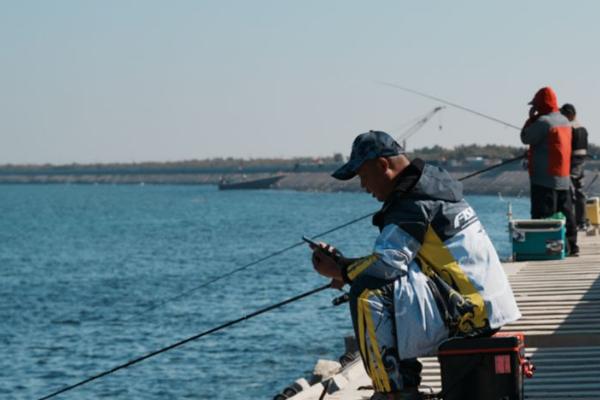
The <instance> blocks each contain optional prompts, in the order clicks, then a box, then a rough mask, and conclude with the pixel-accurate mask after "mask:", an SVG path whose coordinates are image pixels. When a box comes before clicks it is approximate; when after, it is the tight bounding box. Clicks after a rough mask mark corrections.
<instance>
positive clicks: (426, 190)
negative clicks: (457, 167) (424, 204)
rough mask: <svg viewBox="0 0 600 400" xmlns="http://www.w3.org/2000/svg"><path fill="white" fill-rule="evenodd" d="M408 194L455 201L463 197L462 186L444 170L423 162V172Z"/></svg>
mask: <svg viewBox="0 0 600 400" xmlns="http://www.w3.org/2000/svg"><path fill="white" fill-rule="evenodd" d="M410 196H411V197H418V198H423V199H432V200H444V201H451V202H457V201H461V200H462V199H463V186H462V183H460V182H459V181H457V180H456V179H454V178H452V177H451V176H450V174H448V172H446V171H445V170H443V169H441V168H439V167H434V166H433V165H429V164H425V167H424V168H423V174H421V178H420V179H419V181H418V182H417V184H416V185H415V187H414V188H413V190H412V191H411V192H410Z"/></svg>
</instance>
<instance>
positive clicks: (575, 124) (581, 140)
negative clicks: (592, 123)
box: [560, 103, 588, 230]
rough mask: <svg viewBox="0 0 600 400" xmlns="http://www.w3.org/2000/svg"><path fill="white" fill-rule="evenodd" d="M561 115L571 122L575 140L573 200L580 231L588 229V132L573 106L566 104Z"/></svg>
mask: <svg viewBox="0 0 600 400" xmlns="http://www.w3.org/2000/svg"><path fill="white" fill-rule="evenodd" d="M560 113H561V114H562V115H564V116H565V117H566V118H567V119H568V120H569V122H571V127H572V132H573V140H572V142H571V143H572V145H571V148H572V151H571V183H572V184H573V186H572V189H573V200H574V203H575V204H574V205H575V207H574V209H575V223H576V224H577V227H578V228H579V229H582V230H585V228H586V225H587V223H586V215H585V193H583V174H584V172H583V167H584V164H585V159H586V157H587V148H588V132H587V130H586V129H585V128H584V127H583V126H581V124H580V123H579V121H578V120H577V112H576V111H575V106H574V105H573V104H569V103H565V104H564V105H563V106H562V107H561V108H560Z"/></svg>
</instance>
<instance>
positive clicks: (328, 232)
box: [125, 212, 375, 321]
mask: <svg viewBox="0 0 600 400" xmlns="http://www.w3.org/2000/svg"><path fill="white" fill-rule="evenodd" d="M374 214H375V213H374V212H372V213H369V214H367V215H363V216H362V217H358V218H355V219H353V220H351V221H348V222H346V223H343V224H342V225H338V226H336V227H334V228H331V229H328V230H326V231H324V232H321V233H318V234H316V235H314V236H312V237H311V239H318V238H320V237H323V236H325V235H328V234H330V233H332V232H335V231H337V230H340V229H343V228H345V227H347V226H350V225H352V224H354V223H356V222H359V221H362V220H363V219H366V218H369V217H371V216H373V215H374ZM302 245H304V246H306V242H304V241H299V242H296V243H294V244H292V245H290V246H288V247H285V248H283V249H281V250H277V251H275V252H273V253H271V254H269V255H267V256H265V257H262V258H259V259H258V260H255V261H252V262H250V263H248V264H245V265H242V266H241V267H238V268H235V269H232V270H231V271H229V272H226V273H225V274H223V275H219V276H216V277H214V278H212V279H210V280H208V281H205V282H203V283H201V284H200V285H198V286H194V287H193V288H190V289H188V290H186V291H185V292H182V293H180V294H178V295H177V296H173V297H170V298H168V299H165V300H162V301H160V302H159V303H158V304H156V305H154V306H151V307H148V308H147V309H145V310H143V311H140V312H139V313H137V314H135V315H134V316H133V317H131V318H129V319H127V320H125V321H131V320H133V319H135V318H137V317H139V316H140V315H143V314H146V313H148V312H150V311H152V310H155V309H157V308H159V307H161V306H163V305H165V304H167V303H170V302H172V301H175V300H179V299H181V298H182V297H185V296H187V295H189V294H191V293H193V292H195V291H197V290H200V289H202V288H204V287H206V286H208V285H210V284H213V283H215V282H218V281H220V280H222V279H225V278H227V277H230V276H232V275H233V274H236V273H238V272H240V271H243V270H245V269H248V268H250V267H252V266H254V265H256V264H259V263H261V262H263V261H267V260H268V259H270V258H273V257H276V256H278V255H280V254H283V253H285V252H287V251H289V250H292V249H295V248H296V247H300V246H302Z"/></svg>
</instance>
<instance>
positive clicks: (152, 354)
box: [39, 156, 523, 400]
mask: <svg viewBox="0 0 600 400" xmlns="http://www.w3.org/2000/svg"><path fill="white" fill-rule="evenodd" d="M521 158H523V156H519V157H515V158H512V159H509V160H506V161H503V162H502V163H500V164H497V165H493V166H491V167H488V168H485V169H483V170H480V171H477V172H475V173H473V174H469V175H467V176H463V177H461V178H459V179H458V180H459V181H464V180H466V179H469V178H471V177H473V176H475V175H478V174H481V173H484V172H487V171H490V170H492V169H494V168H498V167H501V166H503V165H506V164H508V163H510V162H513V161H516V160H518V159H521ZM374 214H375V212H371V213H369V214H367V215H363V216H361V217H359V218H355V219H353V220H351V221H349V222H346V223H344V224H342V225H338V226H336V227H334V228H331V229H329V230H327V231H324V232H321V233H319V234H318V235H315V236H313V237H312V238H313V239H316V238H319V237H321V236H324V235H327V234H328V233H332V232H334V231H336V230H339V229H342V228H345V227H347V226H349V225H352V224H354V223H356V222H358V221H361V220H363V219H366V218H368V217H371V216H373V215H374ZM304 244H305V241H304V240H303V241H300V242H298V243H295V244H293V245H291V246H288V247H286V248H284V249H282V250H279V251H276V252H273V253H271V254H270V255H268V256H266V257H263V258H261V259H259V260H256V261H253V262H251V263H249V264H246V265H244V266H242V267H240V268H236V269H234V270H232V271H229V272H228V273H226V274H224V275H221V276H219V277H215V278H214V279H211V280H209V281H207V282H204V283H203V284H202V285H199V286H196V287H194V288H192V289H189V290H187V291H186V292H184V293H182V294H179V295H177V296H175V297H172V298H169V299H166V300H164V301H162V302H161V303H159V305H157V306H154V307H152V308H149V309H147V310H146V311H144V312H147V311H149V310H151V309H155V308H157V307H159V306H160V305H163V304H166V303H168V302H170V301H173V300H175V299H179V298H181V297H183V296H185V295H187V294H190V293H192V292H193V291H195V290H199V289H200V288H202V287H205V286H207V285H209V284H211V283H214V282H216V281H218V280H221V279H224V278H225V277H228V276H231V275H233V274H234V273H236V272H239V271H241V270H242V269H246V268H249V267H250V266H252V265H256V264H258V263H259V262H262V261H265V260H267V259H269V258H272V257H275V256H276V255H279V254H282V253H284V252H286V251H288V250H291V249H293V248H295V247H298V246H300V245H304ZM330 287H331V284H330V283H329V284H327V285H325V286H321V287H318V288H316V289H313V290H310V291H308V292H305V293H302V294H299V295H297V296H294V297H291V298H289V299H287V300H284V301H282V302H279V303H276V304H273V305H271V306H268V307H265V308H263V309H260V310H258V311H255V312H253V313H251V314H248V315H245V316H243V317H240V318H238V319H235V320H232V321H229V322H226V323H224V324H222V325H219V326H217V327H215V328H212V329H209V330H207V331H204V332H201V333H198V334H196V335H194V336H190V337H188V338H186V339H183V340H180V341H178V342H176V343H173V344H171V345H169V346H166V347H163V348H161V349H159V350H155V351H152V352H150V353H147V354H145V355H143V356H141V357H137V358H134V359H132V360H129V361H127V362H125V363H123V364H120V365H117V366H115V367H113V368H111V369H109V370H105V371H103V372H100V373H98V374H96V375H93V376H91V377H89V378H86V379H84V380H81V381H79V382H77V383H75V384H72V385H69V386H66V387H64V388H62V389H59V390H57V391H55V392H53V393H51V394H49V395H46V396H44V397H41V398H39V400H46V399H50V398H52V397H55V396H58V395H59V394H62V393H65V392H68V391H70V390H73V389H75V388H77V387H80V386H83V385H85V384H88V383H90V382H92V381H95V380H97V379H100V378H102V377H104V376H107V375H110V374H113V373H115V372H117V371H119V370H121V369H125V368H129V367H131V366H133V365H135V364H138V363H140V362H142V361H144V360H147V359H149V358H151V357H155V356H157V355H159V354H161V353H165V352H167V351H170V350H173V349H175V348H177V347H180V346H182V345H184V344H186V343H189V342H191V341H194V340H197V339H200V338H201V337H203V336H207V335H210V334H212V333H214V332H217V331H220V330H222V329H225V328H227V327H230V326H232V325H235V324H238V323H240V322H242V321H246V320H249V319H251V318H254V317H256V316H258V315H260V314H264V313H266V312H268V311H271V310H274V309H277V308H280V307H283V306H284V305H286V304H290V303H293V302H295V301H298V300H301V299H303V298H305V297H308V296H311V295H313V294H316V293H318V292H321V291H323V290H325V289H328V288H330ZM336 301H343V300H340V299H335V300H334V302H333V304H334V305H337V304H336ZM144 312H142V313H144ZM138 315H140V314H138ZM136 316H137V315H136Z"/></svg>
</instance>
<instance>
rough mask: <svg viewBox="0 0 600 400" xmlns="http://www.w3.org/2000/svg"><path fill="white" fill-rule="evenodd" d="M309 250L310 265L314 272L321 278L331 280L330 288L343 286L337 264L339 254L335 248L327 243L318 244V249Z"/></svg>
mask: <svg viewBox="0 0 600 400" xmlns="http://www.w3.org/2000/svg"><path fill="white" fill-rule="evenodd" d="M311 248H312V249H313V254H312V263H313V267H314V268H315V270H316V271H317V272H318V273H319V274H321V275H323V276H326V277H328V278H332V279H333V281H332V282H331V286H332V287H333V288H336V289H339V288H341V287H342V286H344V279H343V277H342V269H341V266H340V265H339V264H338V262H337V261H338V260H339V256H338V255H339V254H340V253H339V252H338V251H337V250H336V249H335V247H333V246H331V245H328V244H327V243H319V247H312V246H311ZM336 258H337V259H336Z"/></svg>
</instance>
